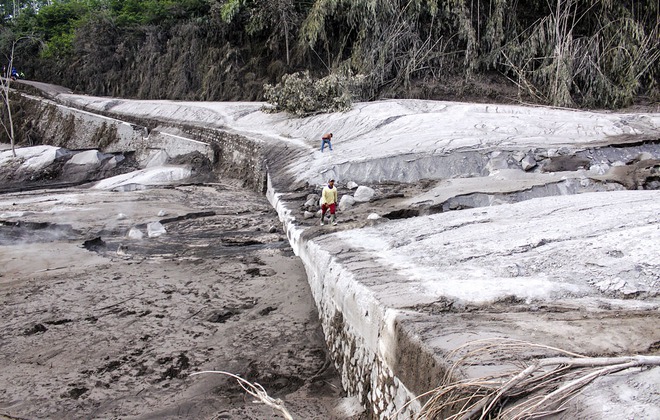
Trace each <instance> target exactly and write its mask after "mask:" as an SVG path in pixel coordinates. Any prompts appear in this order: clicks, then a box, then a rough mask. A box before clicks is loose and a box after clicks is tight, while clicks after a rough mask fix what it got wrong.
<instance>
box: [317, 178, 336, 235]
mask: <svg viewBox="0 0 660 420" xmlns="http://www.w3.org/2000/svg"><path fill="white" fill-rule="evenodd" d="M337 196H338V194H337V187H335V180H334V179H331V180H330V181H328V185H326V186H325V187H324V188H323V192H322V193H321V226H323V225H324V224H325V213H326V212H327V211H328V210H330V219H331V222H332V224H333V225H336V224H337V219H336V216H335V212H336V211H337V201H338V200H337Z"/></svg>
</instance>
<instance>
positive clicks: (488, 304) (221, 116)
mask: <svg viewBox="0 0 660 420" xmlns="http://www.w3.org/2000/svg"><path fill="white" fill-rule="evenodd" d="M53 99H54V100H55V101H57V102H59V103H61V104H65V105H67V106H71V107H74V108H78V109H84V110H86V111H89V112H103V113H111V114H112V115H116V116H126V118H127V119H128V118H129V117H137V118H145V119H151V120H155V121H160V122H162V123H163V127H161V128H160V129H162V130H163V131H166V130H167V128H166V126H167V123H168V122H173V123H185V124H188V125H191V126H203V127H210V128H217V129H220V130H224V131H227V132H230V133H232V134H238V135H241V136H244V137H246V138H248V139H250V140H252V141H255V142H258V143H260V144H263V146H264V147H266V148H272V149H277V150H280V151H284V152H286V153H280V154H279V155H278V156H280V157H279V158H278V159H277V160H275V161H271V162H265V164H266V165H267V166H268V169H269V172H270V176H271V179H270V180H269V186H270V188H269V190H268V197H269V200H270V201H271V203H272V204H273V206H275V207H276V209H277V210H278V212H279V214H280V218H281V220H282V221H283V223H284V227H285V230H286V231H287V235H288V238H289V241H290V242H291V245H292V246H293V249H294V251H295V252H296V253H297V254H298V255H299V256H300V257H301V258H302V260H303V263H304V264H305V267H306V270H307V274H308V278H309V282H310V286H311V288H312V292H313V294H314V297H315V300H316V301H317V306H318V307H319V312H320V316H321V317H322V318H324V317H325V318H326V319H324V320H322V321H323V325H324V332H325V334H326V340H327V341H328V342H329V344H330V347H331V351H333V352H334V356H335V364H336V365H337V367H338V369H339V371H340V373H341V374H342V379H343V381H344V386H345V388H347V390H348V392H349V394H353V395H357V396H358V397H359V398H360V399H361V400H362V401H363V402H364V403H365V404H371V405H372V407H373V408H374V412H375V413H376V414H377V415H379V416H381V417H388V416H394V415H402V414H401V413H406V412H415V411H417V410H419V408H420V405H421V403H420V401H415V402H413V403H411V404H408V405H405V404H406V402H409V401H410V396H416V395H421V394H422V393H424V392H426V391H429V390H431V389H432V388H434V387H435V386H437V385H438V384H439V381H440V379H441V376H442V375H443V374H444V373H446V371H447V369H448V368H449V366H450V365H451V362H452V361H455V360H456V359H460V358H461V357H463V356H464V355H465V354H464V353H461V351H460V350H462V349H470V348H472V347H471V346H473V345H474V344H470V343H474V342H475V341H477V340H482V341H477V342H479V343H484V342H486V341H484V340H492V341H488V342H489V343H499V344H498V345H499V346H500V347H497V349H496V350H493V351H492V352H490V353H489V354H488V355H483V354H479V355H476V354H475V355H474V356H473V357H472V358H471V359H470V360H469V363H468V364H466V365H463V366H462V367H461V369H459V370H456V371H455V372H453V373H454V375H455V376H456V377H459V378H470V377H473V378H476V377H479V376H483V375H485V374H490V373H493V374H495V373H498V372H501V371H503V370H506V369H508V368H511V367H512V366H513V365H517V364H519V363H520V362H522V363H523V364H525V363H530V360H534V359H533V358H534V357H536V356H540V355H544V354H543V353H544V352H545V351H546V350H547V351H548V352H549V353H550V355H558V354H560V355H563V354H562V353H557V352H553V351H550V350H548V347H552V348H560V349H563V350H565V351H568V352H573V353H576V354H579V355H586V356H630V355H637V354H644V355H657V354H658V351H659V349H660V330H659V329H658V328H657V325H658V321H659V320H660V312H659V311H658V308H659V307H660V300H659V298H658V291H659V290H660V263H659V261H660V259H659V258H658V256H659V255H660V191H658V189H659V187H660V113H658V112H655V113H654V112H646V113H637V112H636V113H621V112H618V113H615V112H587V111H577V110H564V109H552V108H546V107H528V106H514V105H496V104H467V103H457V102H439V101H423V100H386V101H377V102H370V103H357V104H355V105H354V106H353V108H352V109H351V110H350V111H347V112H345V113H335V114H322V115H316V116H312V117H307V118H293V117H290V116H288V115H286V114H284V113H266V112H263V110H262V107H263V106H264V104H262V103H247V102H244V103H211V102H209V103H205V102H179V101H146V100H124V99H117V98H100V97H89V96H82V95H74V94H71V93H66V92H58V93H54V94H53ZM326 132H332V133H333V134H334V137H333V149H334V150H333V151H331V152H330V151H328V150H327V149H326V150H325V152H323V153H322V152H321V151H320V144H321V135H322V134H324V133H326ZM173 134H176V133H173ZM330 178H334V179H336V181H337V184H338V186H339V192H340V199H341V201H342V203H341V205H340V209H341V210H340V211H339V213H338V221H339V225H338V226H318V222H319V219H318V218H317V217H316V216H315V215H316V214H317V213H316V211H317V208H318V204H317V202H315V200H314V198H315V197H314V193H316V194H318V193H319V191H320V188H321V187H322V185H323V184H324V183H325V182H326V181H327V180H328V179H330ZM338 317H339V318H338ZM338 319H339V321H338ZM342 340H344V341H346V342H350V345H349V346H352V347H351V348H350V349H347V348H343V347H342V346H341V345H339V344H336V343H339V342H341V341H342ZM333 343H335V344H334V347H333ZM512 343H515V345H513V344H512ZM523 343H525V344H523ZM466 345H467V347H463V346H466ZM507 346H508V347H507ZM493 348H494V349H495V347H493ZM541 348H543V349H544V350H543V351H541V350H539V349H541ZM466 351H468V350H466ZM383 384H386V385H383ZM659 384H660V369H659V368H657V367H655V368H650V369H636V370H635V369H629V370H626V371H624V372H623V373H619V374H617V375H614V376H605V377H601V378H597V379H595V380H594V381H593V382H591V384H590V385H589V386H587V388H586V389H585V390H584V392H583V393H582V394H581V395H580V396H579V397H577V398H575V399H573V400H572V401H571V402H570V403H569V404H568V405H567V406H566V407H564V408H565V409H566V410H568V411H567V412H566V413H572V415H573V416H583V417H584V418H587V417H588V418H610V419H611V418H659V417H660V397H659V396H658V394H657V388H658V385H659ZM396 413H399V414H396Z"/></svg>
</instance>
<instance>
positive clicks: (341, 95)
mask: <svg viewBox="0 0 660 420" xmlns="http://www.w3.org/2000/svg"><path fill="white" fill-rule="evenodd" d="M359 80H360V79H359V78H355V77H351V76H342V75H338V74H335V73H331V74H330V75H329V76H326V77H324V78H323V79H318V80H314V79H312V77H311V76H310V74H309V71H304V72H297V73H292V74H287V75H284V76H282V81H281V82H279V83H278V84H276V85H275V86H272V85H270V84H266V85H264V97H265V99H266V101H267V102H268V103H269V104H270V105H272V107H264V110H266V111H270V112H281V111H285V112H288V113H290V114H293V115H295V116H298V117H304V116H308V115H314V114H321V113H325V112H342V111H347V110H349V109H350V108H351V106H352V104H353V95H352V94H351V87H352V86H353V85H355V84H357V83H359Z"/></svg>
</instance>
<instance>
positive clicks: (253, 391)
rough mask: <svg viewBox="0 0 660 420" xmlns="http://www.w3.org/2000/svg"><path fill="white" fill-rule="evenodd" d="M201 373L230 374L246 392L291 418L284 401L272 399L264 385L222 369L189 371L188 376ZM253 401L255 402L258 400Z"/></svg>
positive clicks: (285, 416)
mask: <svg viewBox="0 0 660 420" xmlns="http://www.w3.org/2000/svg"><path fill="white" fill-rule="evenodd" d="M203 373H216V374H221V375H227V376H230V377H232V378H234V379H236V381H237V382H238V384H239V385H240V386H241V388H243V390H245V392H247V393H248V394H250V395H252V396H253V397H255V398H257V399H258V400H259V401H260V402H262V403H264V404H266V405H267V406H269V407H271V408H274V409H275V410H278V411H279V412H280V413H282V415H283V416H284V418H285V419H287V420H293V417H291V414H290V413H289V411H288V410H287V409H286V408H285V407H284V402H283V401H282V400H281V399H279V398H278V399H274V398H272V397H270V396H269V395H268V393H267V392H266V390H265V389H264V387H262V386H261V385H259V384H258V383H256V382H255V383H251V382H249V381H247V380H245V379H243V378H241V377H240V376H238V375H234V374H233V373H230V372H225V371H222V370H205V371H202V372H195V373H191V374H190V376H195V375H201V374H203ZM259 401H255V402H259Z"/></svg>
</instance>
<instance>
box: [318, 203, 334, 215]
mask: <svg viewBox="0 0 660 420" xmlns="http://www.w3.org/2000/svg"><path fill="white" fill-rule="evenodd" d="M328 209H330V214H335V211H336V210H337V203H332V204H323V205H321V213H325V212H326V211H327V210H328Z"/></svg>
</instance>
